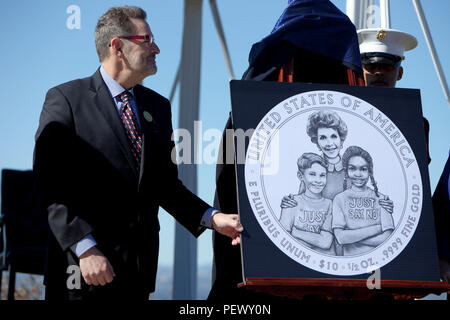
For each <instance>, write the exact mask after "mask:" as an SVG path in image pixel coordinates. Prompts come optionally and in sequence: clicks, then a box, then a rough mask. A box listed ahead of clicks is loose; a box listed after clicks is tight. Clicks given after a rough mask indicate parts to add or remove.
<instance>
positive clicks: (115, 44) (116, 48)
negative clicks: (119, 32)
mask: <svg viewBox="0 0 450 320" xmlns="http://www.w3.org/2000/svg"><path fill="white" fill-rule="evenodd" d="M110 47H111V48H112V50H113V53H114V54H116V55H121V54H122V47H121V41H120V39H119V38H113V39H112V40H111V43H110Z"/></svg>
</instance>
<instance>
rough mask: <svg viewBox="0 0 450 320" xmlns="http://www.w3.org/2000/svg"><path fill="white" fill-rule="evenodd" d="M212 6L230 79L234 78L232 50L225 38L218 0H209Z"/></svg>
mask: <svg viewBox="0 0 450 320" xmlns="http://www.w3.org/2000/svg"><path fill="white" fill-rule="evenodd" d="M209 4H210V7H211V12H212V15H213V18H214V23H215V25H216V30H217V35H218V36H219V42H220V46H221V47H222V52H223V55H224V57H225V62H226V64H227V68H228V73H229V74H230V80H233V79H234V73H233V67H232V65H231V58H230V52H229V51H228V46H227V41H226V39H225V33H224V32H223V27H222V22H221V20H220V16H219V10H218V9H217V3H216V0H209Z"/></svg>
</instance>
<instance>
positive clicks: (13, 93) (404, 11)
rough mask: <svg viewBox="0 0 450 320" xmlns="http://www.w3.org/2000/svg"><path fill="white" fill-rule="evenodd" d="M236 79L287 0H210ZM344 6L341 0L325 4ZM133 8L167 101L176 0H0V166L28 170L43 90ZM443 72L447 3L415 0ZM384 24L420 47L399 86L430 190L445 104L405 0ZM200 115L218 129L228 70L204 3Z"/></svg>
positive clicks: (76, 70) (207, 177) (169, 236)
mask: <svg viewBox="0 0 450 320" xmlns="http://www.w3.org/2000/svg"><path fill="white" fill-rule="evenodd" d="M217 2H218V8H219V12H220V14H221V18H222V22H223V25H224V31H225V35H226V38H227V42H228V46H229V50H230V54H231V59H232V65H233V69H234V73H235V75H236V78H240V77H241V75H242V73H243V72H244V71H245V69H246V68H247V64H248V62H247V61H248V60H247V59H248V53H249V50H250V48H251V45H252V44H253V43H254V42H257V41H259V40H260V39H261V38H263V37H264V36H265V35H267V34H268V33H269V32H270V31H271V30H272V28H273V26H274V25H275V22H276V21H277V19H278V17H279V16H280V15H281V13H282V11H283V10H284V8H285V7H286V5H287V0H218V1H217ZM332 2H333V3H334V4H335V5H336V6H338V7H339V8H340V9H341V10H343V11H345V1H344V0H334V1H332ZM123 4H128V5H137V6H140V7H142V8H144V9H145V10H146V11H147V13H148V22H149V24H150V27H151V28H152V31H153V33H154V35H155V39H156V42H157V44H158V46H159V47H160V49H161V54H160V55H159V56H158V57H157V63H158V73H157V74H156V75H154V76H152V77H149V78H147V79H146V80H145V81H144V85H146V86H148V87H150V88H152V89H154V90H156V91H158V92H159V93H161V94H162V95H164V96H166V97H168V96H169V94H170V89H171V86H172V83H173V80H174V77H175V73H176V69H177V66H178V63H179V59H180V53H181V38H182V26H183V5H184V1H182V0H167V1H155V0H147V1H143V0H142V1H131V0H130V1H126V2H124V1H115V0H110V1H106V0H95V1H92V0H78V1H75V0H70V1H68V0H58V1H56V0H39V1H26V0H15V1H5V0H4V1H0V21H1V22H0V23H1V28H0V39H2V44H3V46H2V47H3V48H2V54H1V59H0V64H1V68H0V70H1V77H0V86H1V88H2V96H3V98H2V103H1V105H0V108H1V111H2V117H0V154H1V156H0V168H2V169H3V168H15V169H29V168H31V165H32V153H33V147H34V133H35V131H36V129H37V125H38V119H39V114H40V111H41V108H42V103H43V101H44V97H45V93H46V92H47V90H48V89H49V88H51V87H53V86H55V85H57V84H60V83H62V82H66V81H69V80H72V79H75V78H80V77H86V76H89V75H91V74H92V73H94V71H95V70H96V68H97V67H98V66H99V63H98V59H97V54H96V51H95V47H94V37H93V30H94V28H95V25H96V22H97V19H98V18H99V17H100V16H101V15H102V14H103V13H104V12H105V11H106V10H107V9H108V8H109V7H111V6H115V5H123ZM71 5H77V6H79V8H80V10H81V29H72V30H71V29H68V28H67V26H66V20H67V18H68V17H69V16H70V14H68V13H66V10H67V8H68V7H69V6H71ZM422 6H423V8H424V11H425V15H426V17H427V19H428V23H429V26H430V29H431V32H432V35H433V40H434V42H435V45H436V49H437V51H438V53H439V56H440V60H441V63H442V67H443V70H444V73H445V74H446V75H447V77H450V61H449V59H448V58H449V55H448V52H450V42H449V41H448V34H447V33H448V31H449V30H450V20H449V18H448V13H449V12H450V1H436V0H435V1H430V0H427V1H422ZM391 27H392V28H394V29H399V30H402V31H407V32H409V33H411V34H413V35H415V36H416V37H417V39H418V41H419V45H418V47H417V48H416V49H414V50H413V51H410V52H407V53H406V57H407V58H406V60H405V61H404V62H403V66H404V68H405V73H404V76H403V79H402V80H401V81H400V82H398V87H402V88H418V89H420V90H421V96H422V105H423V112H424V115H425V116H426V117H427V118H428V120H429V121H430V124H431V132H430V153H431V158H432V162H431V165H430V167H429V168H430V180H431V181H430V183H431V188H432V190H434V188H435V186H436V183H437V181H438V179H439V176H440V173H441V170H442V168H443V166H444V163H445V160H446V159H447V155H448V152H449V140H450V139H449V138H450V134H449V132H450V131H449V130H448V124H447V122H448V121H449V120H450V108H449V104H448V102H447V101H446V100H445V97H444V94H443V92H442V89H441V85H440V82H439V80H438V77H437V75H436V72H435V69H434V66H433V63H432V60H431V57H430V54H429V51H428V47H427V45H426V42H425V38H424V36H423V33H422V31H421V29H420V25H419V22H418V19H417V17H416V13H415V10H414V7H413V5H412V2H411V1H410V0H395V1H391ZM202 41H203V48H202V65H201V93H200V94H201V97H200V119H201V120H202V121H203V130H207V129H210V128H216V129H219V130H222V129H223V127H224V125H225V122H226V119H227V117H228V113H229V111H230V98H229V85H228V81H229V78H228V72H227V69H226V65H225V62H224V59H223V55H222V51H221V49H220V44H219V41H218V38H217V35H216V30H215V26H214V23H213V19H212V15H211V11H210V7H209V2H208V1H204V5H203V34H202ZM178 107H179V104H178V99H177V96H175V99H174V102H173V106H172V109H173V116H174V117H173V124H174V127H177V124H178ZM198 178H199V190H198V191H199V195H200V196H201V197H202V198H203V199H205V200H206V201H207V202H209V203H211V204H212V202H213V197H214V179H215V166H214V165H207V164H204V165H201V166H199V173H198ZM160 219H161V251H160V252H161V254H160V263H162V264H171V263H172V260H173V245H174V241H173V237H174V222H173V219H172V218H171V217H170V216H169V215H167V214H166V213H164V212H162V211H161V212H160ZM198 252H199V254H198V261H199V263H200V264H210V263H211V261H212V245H211V233H210V232H206V233H205V234H204V235H202V236H201V238H200V239H199V249H198Z"/></svg>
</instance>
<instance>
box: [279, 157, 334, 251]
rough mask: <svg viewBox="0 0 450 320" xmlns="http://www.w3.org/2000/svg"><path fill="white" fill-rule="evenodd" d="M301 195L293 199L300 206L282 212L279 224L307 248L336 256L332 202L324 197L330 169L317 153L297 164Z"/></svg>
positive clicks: (301, 159) (299, 160)
mask: <svg viewBox="0 0 450 320" xmlns="http://www.w3.org/2000/svg"><path fill="white" fill-rule="evenodd" d="M297 166H298V172H297V177H298V178H299V179H300V191H299V194H298V195H295V196H294V200H295V201H296V203H297V205H296V206H294V207H290V208H284V209H282V210H281V216H280V223H281V225H282V226H283V228H284V229H285V230H286V231H288V232H289V233H290V234H291V235H292V236H293V237H295V238H296V239H297V240H298V241H300V242H301V243H303V244H304V245H305V246H307V247H309V248H311V249H313V250H315V251H319V252H321V253H325V254H331V255H335V254H336V251H335V248H334V245H333V240H334V236H333V233H332V229H331V219H332V214H331V209H332V201H331V200H330V199H326V198H324V197H323V196H322V191H323V189H324V188H325V185H326V184H327V169H326V168H327V167H326V163H325V161H324V160H323V158H322V157H321V156H319V155H317V154H315V153H304V154H302V156H301V157H300V158H299V159H298V161H297Z"/></svg>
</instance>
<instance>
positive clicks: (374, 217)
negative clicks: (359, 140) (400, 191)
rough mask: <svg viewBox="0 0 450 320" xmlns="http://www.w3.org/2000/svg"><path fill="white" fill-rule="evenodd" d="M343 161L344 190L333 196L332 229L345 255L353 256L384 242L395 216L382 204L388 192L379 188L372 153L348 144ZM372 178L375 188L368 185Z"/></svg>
mask: <svg viewBox="0 0 450 320" xmlns="http://www.w3.org/2000/svg"><path fill="white" fill-rule="evenodd" d="M342 165H343V167H344V172H345V178H344V183H343V188H344V191H343V192H341V193H339V194H337V195H336V196H335V197H334V200H333V214H332V216H333V219H332V230H333V233H334V236H335V238H336V241H337V242H338V243H339V244H340V245H342V246H343V255H344V256H351V255H358V254H363V253H366V252H368V251H370V250H372V249H374V248H376V247H377V246H379V245H380V244H381V243H383V242H384V241H385V240H386V239H387V238H388V237H389V236H390V234H391V233H392V231H393V230H394V220H393V219H392V215H391V213H389V212H388V211H387V210H386V209H385V208H384V207H382V206H381V205H380V201H379V200H380V199H384V198H385V196H384V195H382V194H381V193H380V192H379V191H378V186H377V183H376V181H375V178H374V174H373V172H374V170H373V161H372V157H371V156H370V154H369V153H368V152H367V151H366V150H364V149H362V148H360V147H358V146H351V147H348V148H347V150H345V152H344V155H343V157H342ZM369 179H370V182H371V184H372V187H373V189H372V188H370V187H369V186H368V185H367V184H368V182H369Z"/></svg>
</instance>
